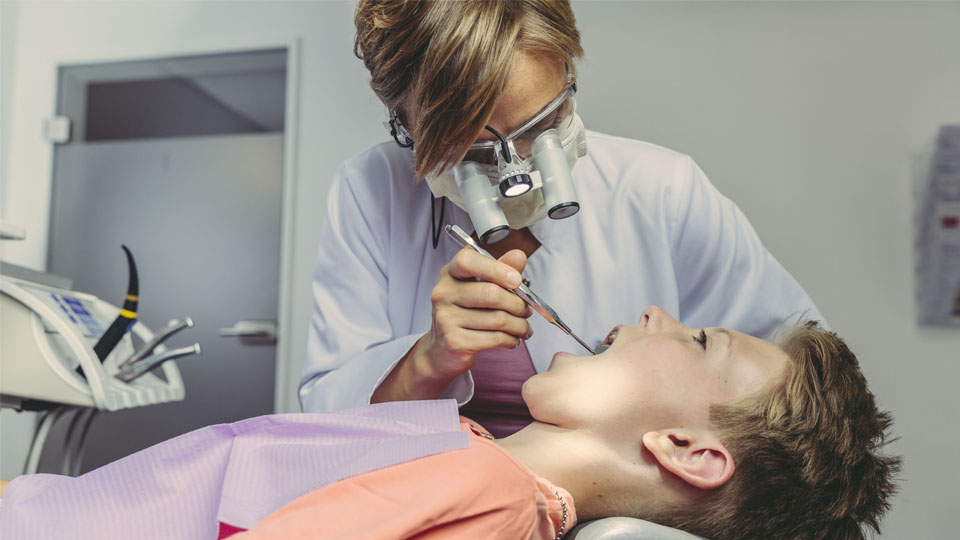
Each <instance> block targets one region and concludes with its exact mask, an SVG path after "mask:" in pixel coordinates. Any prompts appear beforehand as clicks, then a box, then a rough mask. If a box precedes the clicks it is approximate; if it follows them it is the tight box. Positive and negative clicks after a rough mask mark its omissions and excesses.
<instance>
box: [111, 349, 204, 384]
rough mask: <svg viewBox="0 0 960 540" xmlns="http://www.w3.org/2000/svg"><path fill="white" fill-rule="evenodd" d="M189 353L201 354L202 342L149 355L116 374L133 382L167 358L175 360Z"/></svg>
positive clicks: (119, 377)
mask: <svg viewBox="0 0 960 540" xmlns="http://www.w3.org/2000/svg"><path fill="white" fill-rule="evenodd" d="M189 354H200V344H199V343H194V344H193V345H190V346H188V347H180V348H179V349H171V350H169V351H166V352H162V353H157V354H154V355H151V356H148V357H146V358H143V359H141V360H139V361H138V362H135V363H133V364H128V365H126V366H124V367H123V368H122V369H121V370H120V372H119V373H117V374H116V377H117V378H118V379H120V380H121V381H123V382H125V383H129V382H133V381H134V380H136V379H138V378H140V376H142V375H143V374H144V373H146V372H148V371H150V370H151V369H153V368H155V367H157V366H159V365H160V364H162V363H164V362H166V361H167V360H173V359H174V358H180V357H181V356H187V355H189Z"/></svg>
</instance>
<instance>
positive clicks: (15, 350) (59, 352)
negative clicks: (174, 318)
mask: <svg viewBox="0 0 960 540" xmlns="http://www.w3.org/2000/svg"><path fill="white" fill-rule="evenodd" d="M119 313H121V308H119V307H117V306H114V305H112V304H110V303H108V302H105V301H103V300H101V299H99V298H97V297H96V296H93V295H91V294H85V293H82V292H78V291H73V290H70V284H69V281H68V280H66V279H64V278H60V277H58V276H53V275H50V274H44V273H42V272H36V271H33V270H30V269H26V268H21V267H17V266H14V265H10V264H2V263H0V405H2V406H3V407H10V408H14V409H17V410H35V411H46V412H45V415H44V417H43V420H42V421H40V423H39V424H38V426H37V428H36V431H35V433H34V436H33V442H32V443H31V445H30V450H29V453H28V455H27V460H26V465H25V467H24V474H31V473H35V472H36V470H37V467H38V464H39V460H40V454H41V451H42V449H43V446H44V443H45V441H46V438H47V435H48V434H49V433H50V429H51V427H52V426H53V425H54V423H55V422H56V421H57V419H59V418H61V417H63V416H64V415H65V414H67V413H69V412H74V415H73V418H72V420H71V423H70V424H69V429H68V431H67V434H66V443H65V444H66V449H65V452H64V455H63V461H62V462H61V464H60V466H61V471H60V472H61V473H62V474H68V475H74V476H75V475H76V474H78V473H79V470H80V461H81V457H82V450H83V444H84V441H85V439H86V435H87V431H88V429H89V427H90V424H91V422H92V420H93V418H94V416H95V415H96V414H97V412H98V411H116V410H120V409H125V408H130V407H142V406H145V405H154V404H158V403H165V402H170V401H182V400H183V398H184V386H183V380H182V379H181V377H180V370H179V369H177V366H176V364H175V363H174V362H169V361H168V360H172V359H173V358H177V357H180V356H186V355H189V354H198V353H199V352H200V347H199V345H198V344H194V345H193V346H191V347H183V348H181V349H176V350H169V351H168V350H167V349H166V348H165V347H164V346H163V344H162V343H161V342H162V341H163V339H165V338H166V337H169V336H170V335H172V334H173V333H175V332H177V331H179V330H180V329H182V328H186V327H190V326H193V322H192V321H190V319H189V318H187V319H186V320H185V321H181V322H172V323H171V325H170V326H168V327H167V328H166V329H165V330H164V331H161V332H158V334H157V335H154V333H153V332H152V331H151V330H150V329H149V328H147V327H146V326H145V325H144V324H142V323H141V322H139V321H138V320H136V319H135V318H134V319H132V321H131V324H130V326H129V327H128V329H129V331H125V332H124V333H123V336H122V337H121V338H120V339H119V342H117V344H116V346H114V347H113V349H112V351H110V352H109V354H107V355H106V356H105V357H104V358H103V359H102V361H101V359H100V358H99V357H98V354H97V352H95V350H94V345H95V344H96V343H97V342H98V340H99V339H100V337H101V336H102V335H103V334H104V333H105V331H106V329H107V328H108V327H110V325H111V321H115V319H116V318H117V317H118V314H119ZM131 334H135V335H136V336H137V337H138V338H139V339H140V340H142V341H143V342H144V343H145V344H146V345H144V346H143V347H142V348H141V349H140V350H139V351H135V349H134V343H133V339H132V337H131ZM158 366H159V367H160V369H161V370H162V375H163V376H162V378H161V377H158V376H156V375H155V374H154V373H153V372H151V370H153V369H154V368H156V367H158Z"/></svg>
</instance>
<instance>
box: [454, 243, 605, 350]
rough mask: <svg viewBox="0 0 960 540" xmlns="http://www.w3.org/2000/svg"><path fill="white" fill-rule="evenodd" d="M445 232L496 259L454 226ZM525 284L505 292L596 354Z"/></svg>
mask: <svg viewBox="0 0 960 540" xmlns="http://www.w3.org/2000/svg"><path fill="white" fill-rule="evenodd" d="M445 230H446V231H447V234H448V235H449V236H450V238H453V240H454V241H455V242H456V243H457V244H459V245H461V246H462V247H468V248H470V249H472V250H474V251H476V252H477V253H479V254H481V255H483V256H485V257H489V258H491V259H494V260H496V257H494V256H493V255H491V254H490V253H488V252H487V250H485V249H483V248H482V247H480V245H479V244H477V242H476V241H475V240H474V239H473V238H471V237H470V235H468V234H467V233H465V232H463V229H461V228H460V227H458V226H456V225H447V226H446V227H445ZM526 283H527V282H524V283H521V284H520V286H519V287H517V288H516V289H507V290H509V291H510V292H512V293H513V294H516V295H517V296H519V297H520V298H522V299H523V301H524V302H526V303H527V305H529V306H530V307H531V308H533V310H534V311H536V312H537V313H539V314H540V315H541V316H542V317H543V318H544V319H546V320H547V322H549V323H550V324H553V325H554V326H556V327H557V328H559V329H560V330H563V333H564V334H567V335H568V336H570V337H572V338H573V339H575V340H577V343H579V344H580V345H583V348H584V349H586V350H588V351H590V354H597V353H596V352H594V350H593V349H591V348H590V346H589V345H587V344H586V343H584V341H583V340H582V339H580V338H579V337H578V336H577V335H576V334H574V333H573V331H571V330H570V327H569V326H567V323H565V322H563V320H562V319H560V316H559V315H557V312H556V311H554V309H553V308H551V307H550V306H549V305H548V304H547V303H546V302H544V301H543V300H541V299H540V297H539V296H537V295H536V294H534V292H533V291H531V290H530V287H528V286H527V285H526Z"/></svg>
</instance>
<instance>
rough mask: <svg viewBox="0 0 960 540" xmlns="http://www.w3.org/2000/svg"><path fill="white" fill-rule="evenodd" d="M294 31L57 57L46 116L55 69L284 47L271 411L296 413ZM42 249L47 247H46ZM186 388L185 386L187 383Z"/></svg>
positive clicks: (48, 174)
mask: <svg viewBox="0 0 960 540" xmlns="http://www.w3.org/2000/svg"><path fill="white" fill-rule="evenodd" d="M300 41H301V40H300V38H299V37H297V36H288V37H280V38H269V37H268V38H260V39H257V38H252V39H244V40H242V41H240V40H238V41H226V42H225V41H215V42H197V43H183V44H182V45H181V46H177V47H162V48H156V47H149V46H148V47H144V48H139V49H134V50H125V51H124V52H123V53H122V54H118V53H116V52H114V51H109V52H107V51H102V52H99V53H89V54H81V55H75V56H66V55H65V56H62V57H60V58H58V60H57V61H56V63H55V64H54V66H53V69H54V77H53V80H54V88H52V92H53V99H52V100H51V108H50V109H49V111H48V114H47V117H48V118H52V117H53V116H54V115H56V101H57V92H58V89H57V88H56V86H57V82H56V81H58V74H59V72H60V69H61V68H62V67H64V66H69V65H75V64H95V63H109V62H129V61H143V60H155V59H163V58H169V57H179V56H202V55H211V54H226V53H244V52H253V51H259V50H264V49H284V50H286V52H287V77H286V89H285V90H286V92H285V94H286V95H285V102H284V128H283V180H282V196H281V197H282V208H281V214H282V215H281V226H280V261H279V263H280V268H279V276H280V282H279V284H278V290H277V347H276V358H275V359H274V361H275V374H274V377H275V379H274V397H273V410H274V412H299V411H289V410H286V409H288V408H289V407H288V404H289V403H291V402H293V403H298V402H299V400H298V399H297V398H296V392H297V390H296V388H291V387H290V386H289V385H288V384H287V381H289V380H291V378H292V375H293V374H294V373H295V372H298V371H299V370H300V358H299V356H298V357H296V358H294V357H293V356H292V355H291V353H292V352H293V351H298V350H300V348H298V347H291V342H292V337H293V334H294V332H293V324H292V322H293V311H292V307H293V302H292V294H293V261H294V258H293V255H294V253H293V240H294V232H295V231H294V225H295V223H296V219H295V216H294V212H295V208H296V206H295V204H294V202H295V201H296V197H295V195H296V194H295V189H296V176H297V170H296V167H297V150H298V147H299V129H298V127H299V117H300V102H299V95H300V55H301V44H300ZM48 148H49V156H48V158H47V159H46V160H45V163H44V167H45V168H46V171H45V174H44V175H43V176H44V177H45V178H47V181H48V182H49V185H52V183H53V172H54V171H53V157H54V153H53V144H52V143H49V146H48ZM44 213H45V218H44V220H43V221H44V222H45V223H46V224H49V223H50V214H49V213H50V207H49V206H48V207H47V208H44ZM43 234H44V236H48V235H49V230H48V228H47V227H46V226H45V227H43ZM45 251H46V250H45ZM188 391H189V388H188Z"/></svg>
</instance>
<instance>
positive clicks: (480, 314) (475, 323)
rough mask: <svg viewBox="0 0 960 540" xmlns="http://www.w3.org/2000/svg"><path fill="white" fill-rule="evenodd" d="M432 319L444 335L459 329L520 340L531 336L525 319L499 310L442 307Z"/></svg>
mask: <svg viewBox="0 0 960 540" xmlns="http://www.w3.org/2000/svg"><path fill="white" fill-rule="evenodd" d="M434 319H435V321H436V323H437V325H438V326H439V327H440V329H441V330H442V331H443V333H445V334H449V333H456V331H457V329H461V328H462V329H464V330H476V331H480V332H503V333H505V334H510V335H512V336H514V337H517V338H521V339H527V338H529V337H530V336H531V335H532V334H533V330H532V329H531V327H530V323H529V322H527V319H525V318H522V317H517V316H514V315H511V314H509V313H507V312H506V311H502V310H499V309H466V308H461V307H459V306H442V307H440V308H438V309H437V310H436V311H435V313H434ZM478 350H480V349H478Z"/></svg>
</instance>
